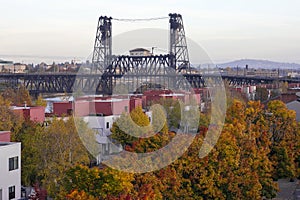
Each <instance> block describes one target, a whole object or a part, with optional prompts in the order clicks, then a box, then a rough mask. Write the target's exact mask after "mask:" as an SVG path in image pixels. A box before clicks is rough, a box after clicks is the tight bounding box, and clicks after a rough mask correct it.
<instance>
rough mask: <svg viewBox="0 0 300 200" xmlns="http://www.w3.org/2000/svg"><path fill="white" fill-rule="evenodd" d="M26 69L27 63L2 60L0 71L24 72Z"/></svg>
mask: <svg viewBox="0 0 300 200" xmlns="http://www.w3.org/2000/svg"><path fill="white" fill-rule="evenodd" d="M25 70H26V65H25V64H21V63H13V62H12V61H4V60H0V72H2V73H24V72H25Z"/></svg>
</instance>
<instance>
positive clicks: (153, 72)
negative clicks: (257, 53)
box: [0, 13, 299, 95]
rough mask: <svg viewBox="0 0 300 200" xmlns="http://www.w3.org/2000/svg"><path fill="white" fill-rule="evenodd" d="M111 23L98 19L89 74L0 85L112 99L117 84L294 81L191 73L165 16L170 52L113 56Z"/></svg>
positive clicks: (27, 77) (175, 19) (7, 79)
mask: <svg viewBox="0 0 300 200" xmlns="http://www.w3.org/2000/svg"><path fill="white" fill-rule="evenodd" d="M112 20H113V18H111V17H106V16H101V17H100V18H99V21H98V26H97V32H96V38H95V43H94V51H93V57H92V67H91V68H90V73H81V72H80V71H79V72H78V73H30V74H0V84H6V85H8V86H10V87H18V86H19V85H20V84H21V85H24V86H25V87H26V88H27V89H28V90H29V91H30V93H31V94H35V95H37V94H39V93H65V92H66V93H72V92H80V93H84V94H108V95H109V94H112V93H113V91H114V88H115V87H116V86H117V85H124V86H125V87H126V89H127V91H128V92H134V91H137V88H138V87H139V86H141V85H143V84H147V83H156V84H159V85H161V86H163V87H165V88H175V89H183V88H186V87H188V85H190V86H191V87H193V88H200V87H205V86H206V82H207V81H208V80H210V82H211V81H212V82H214V83H221V82H222V81H223V79H226V80H228V82H229V83H230V84H232V85H254V84H256V85H257V84H272V83H273V82H275V81H277V82H278V81H286V82H289V83H293V82H299V81H298V80H294V79H284V78H271V77H244V76H226V75H222V76H220V75H217V74H216V75H214V74H202V73H201V72H198V73H197V72H195V70H192V69H191V66H190V61H189V54H188V47H187V43H186V37H185V31H184V26H183V20H182V16H181V15H180V14H176V13H174V14H169V31H170V41H169V44H170V46H169V53H168V54H165V55H152V54H151V55H147V56H128V55H120V56H115V55H113V54H112Z"/></svg>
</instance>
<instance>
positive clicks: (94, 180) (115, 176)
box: [59, 165, 133, 199]
mask: <svg viewBox="0 0 300 200" xmlns="http://www.w3.org/2000/svg"><path fill="white" fill-rule="evenodd" d="M131 181H133V174H129V173H124V172H121V171H117V170H113V169H110V168H104V169H99V168H88V167H86V166H83V165H76V166H74V167H72V168H70V169H68V170H67V171H66V175H65V176H64V178H63V179H62V180H61V191H60V194H59V196H60V198H61V199H63V198H64V197H65V196H67V199H74V196H86V197H87V198H90V199H113V197H120V196H127V195H129V194H130V192H132V189H133V185H132V183H131ZM74 188H76V190H75V191H74ZM74 193H75V194H74ZM124 199H125V198H124Z"/></svg>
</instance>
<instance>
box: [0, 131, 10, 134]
mask: <svg viewBox="0 0 300 200" xmlns="http://www.w3.org/2000/svg"><path fill="white" fill-rule="evenodd" d="M3 133H10V131H0V134H3Z"/></svg>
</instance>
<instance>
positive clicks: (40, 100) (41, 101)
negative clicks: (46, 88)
mask: <svg viewBox="0 0 300 200" xmlns="http://www.w3.org/2000/svg"><path fill="white" fill-rule="evenodd" d="M35 105H36V106H43V107H46V106H47V101H46V100H44V99H43V96H42V95H41V94H39V96H38V98H37V99H36V101H35Z"/></svg>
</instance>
